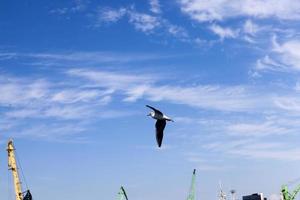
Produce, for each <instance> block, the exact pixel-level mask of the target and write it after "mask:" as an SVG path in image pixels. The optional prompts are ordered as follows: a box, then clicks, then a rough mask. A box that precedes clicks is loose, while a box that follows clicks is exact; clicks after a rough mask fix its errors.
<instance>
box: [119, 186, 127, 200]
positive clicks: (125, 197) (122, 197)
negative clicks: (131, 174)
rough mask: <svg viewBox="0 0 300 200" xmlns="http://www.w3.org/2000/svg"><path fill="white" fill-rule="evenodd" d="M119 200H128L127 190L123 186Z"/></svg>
mask: <svg viewBox="0 0 300 200" xmlns="http://www.w3.org/2000/svg"><path fill="white" fill-rule="evenodd" d="M118 200H128V198H127V195H126V192H125V189H124V188H123V186H121V188H120V191H119V192H118Z"/></svg>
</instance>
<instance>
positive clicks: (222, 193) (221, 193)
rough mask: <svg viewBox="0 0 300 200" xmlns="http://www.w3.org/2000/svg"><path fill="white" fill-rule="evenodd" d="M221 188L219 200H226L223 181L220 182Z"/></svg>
mask: <svg viewBox="0 0 300 200" xmlns="http://www.w3.org/2000/svg"><path fill="white" fill-rule="evenodd" d="M219 186H220V193H219V200H226V194H225V193H224V192H223V189H222V183H221V181H219Z"/></svg>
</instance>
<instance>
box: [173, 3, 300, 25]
mask: <svg viewBox="0 0 300 200" xmlns="http://www.w3.org/2000/svg"><path fill="white" fill-rule="evenodd" d="M179 3H180V6H181V10H182V12H184V13H186V14H187V15H189V16H190V17H191V18H192V19H194V20H197V21H200V22H204V21H213V20H224V19H226V18H235V17H243V16H248V17H255V18H270V17H276V18H278V19H286V20H297V19H300V12H299V10H300V2H299V1H294V0H244V1H239V0H217V1H213V0H180V1H179Z"/></svg>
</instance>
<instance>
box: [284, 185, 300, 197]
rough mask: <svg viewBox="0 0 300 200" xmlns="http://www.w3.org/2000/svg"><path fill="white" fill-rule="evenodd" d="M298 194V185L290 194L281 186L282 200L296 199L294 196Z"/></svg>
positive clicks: (299, 190) (299, 186)
mask: <svg viewBox="0 0 300 200" xmlns="http://www.w3.org/2000/svg"><path fill="white" fill-rule="evenodd" d="M299 192H300V185H298V186H297V187H296V189H295V190H294V191H292V192H291V193H290V192H289V191H288V186H287V185H283V186H282V187H281V195H282V197H281V198H282V200H294V199H295V198H296V195H297V194H298V193H299Z"/></svg>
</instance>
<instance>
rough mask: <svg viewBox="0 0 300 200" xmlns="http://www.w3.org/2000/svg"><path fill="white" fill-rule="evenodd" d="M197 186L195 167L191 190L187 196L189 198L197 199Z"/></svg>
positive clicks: (189, 199) (191, 199)
mask: <svg viewBox="0 0 300 200" xmlns="http://www.w3.org/2000/svg"><path fill="white" fill-rule="evenodd" d="M195 187H196V169H194V171H193V175H192V183H191V188H190V192H189V196H188V197H187V200H195V199H196V195H195Z"/></svg>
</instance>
